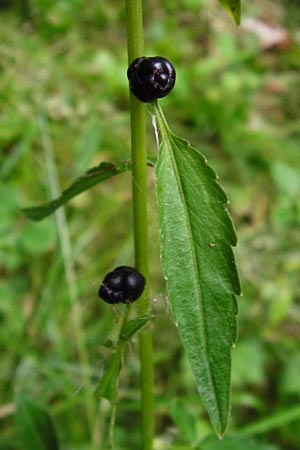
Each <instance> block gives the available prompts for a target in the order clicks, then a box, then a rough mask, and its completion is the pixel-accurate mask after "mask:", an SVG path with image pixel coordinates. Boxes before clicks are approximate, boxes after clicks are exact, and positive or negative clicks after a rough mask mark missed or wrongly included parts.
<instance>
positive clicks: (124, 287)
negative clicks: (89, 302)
mask: <svg viewBox="0 0 300 450" xmlns="http://www.w3.org/2000/svg"><path fill="white" fill-rule="evenodd" d="M145 284H146V280H145V277H144V276H143V275H142V274H141V273H140V272H139V271H138V270H136V269H134V268H133V267H129V266H120V267H117V268H116V269H115V270H113V271H112V272H109V273H108V274H107V275H106V276H105V278H104V280H103V281H102V283H101V286H100V289H99V293H98V294H99V297H100V298H102V299H103V300H104V301H105V302H107V303H111V304H115V303H127V304H128V303H132V302H134V301H135V300H137V299H138V298H139V297H140V296H141V295H142V292H143V290H144V288H145Z"/></svg>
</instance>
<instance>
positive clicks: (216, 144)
mask: <svg viewBox="0 0 300 450" xmlns="http://www.w3.org/2000/svg"><path fill="white" fill-rule="evenodd" d="M243 3H244V8H243V18H242V25H241V27H239V28H237V27H235V25H234V23H233V22H232V20H231V19H230V17H229V16H228V15H227V14H226V13H225V12H224V11H223V10H222V9H221V7H220V6H219V4H218V2H217V1H216V0H215V1H214V0H178V1H174V0H164V1H159V0H148V1H145V2H144V8H145V54H146V55H156V54H158V55H163V56H165V57H167V58H168V59H170V60H171V61H172V62H173V63H174V65H175V67H176V70H177V84H176V88H175V89H174V91H173V92H172V95H170V96H169V97H168V98H166V99H163V100H162V101H161V104H162V106H163V108H164V111H165V114H166V117H167V118H168V121H169V123H170V125H171V127H172V129H173V130H174V131H175V132H176V133H177V134H179V135H181V136H183V137H185V138H188V139H189V140H190V141H191V142H192V144H193V145H194V146H197V147H198V148H199V149H200V150H201V151H202V152H203V153H204V154H205V155H206V156H207V158H208V160H209V162H210V164H211V165H212V166H213V167H214V168H215V169H216V171H217V173H218V174H219V176H220V180H221V183H222V185H223V187H224V188H225V190H226V192H227V194H228V195H229V198H230V200H231V205H230V209H231V213H232V216H233V218H234V221H235V224H236V227H237V231H238V236H239V247H238V248H237V251H236V254H237V259H238V262H239V269H240V275H241V280H242V285H243V297H242V298H240V300H239V306H240V315H239V341H238V344H237V347H236V349H235V350H234V351H233V389H232V413H231V421H230V427H229V437H228V438H226V439H224V441H222V442H221V443H216V442H215V440H214V438H210V437H209V434H210V433H211V428H210V425H209V423H208V420H207V416H206V413H205V411H204V409H203V407H202V405H201V401H200V398H199V396H198V394H197V392H196V389H195V387H194V383H193V377H192V375H191V372H190V369H189V367H188V365H187V362H186V359H185V357H184V355H183V352H182V348H181V345H180V342H179V339H178V337H177V331H176V328H175V327H174V326H173V324H172V321H171V319H170V317H169V316H170V315H169V307H168V303H167V299H166V293H165V287H164V283H163V280H162V277H161V273H160V268H159V248H158V232H157V222H156V205H155V197H154V175H153V169H151V168H149V208H148V210H149V239H150V258H151V266H150V269H151V285H150V294H151V299H152V303H153V311H154V314H156V315H157V318H156V320H155V321H154V326H153V333H154V345H155V364H156V369H155V398H156V440H155V449H157V450H158V449H164V450H165V449H171V448H173V449H186V450H188V449H191V448H199V449H200V448H201V449H204V450H208V449H209V450H213V449H215V448H223V449H226V450H235V449H239V450H252V449H255V450H275V449H277V450H279V449H282V450H283V449H284V450H298V449H299V445H300V404H299V400H300V233H299V225H300V156H299V155H300V153H299V152H300V126H299V125H300V113H299V111H300V77H299V69H300V51H299V47H300V34H299V23H300V4H299V2H298V0H285V1H284V0H281V1H279V0H277V1H276V0H273V1H271V0H256V1H253V2H247V1H245V0H244V2H243ZM0 8H1V9H0V150H1V153H0V164H1V166H0V178H1V184H0V199H1V201H0V323H1V327H0V349H1V370H0V449H3V450H15V449H22V448H23V447H22V445H21V444H20V442H19V441H18V434H17V427H16V426H15V419H14V417H15V395H16V394H18V393H19V392H22V393H24V392H25V393H26V394H28V395H29V396H30V397H31V398H32V399H33V400H34V401H36V402H37V403H38V404H39V405H41V406H42V407H43V408H45V409H47V410H48V412H49V413H50V414H51V417H52V418H53V421H54V425H55V428H56V431H57V434H58V438H59V442H60V445H61V448H62V449H66V450H67V449H76V450H77V449H78V450H79V449H80V450H81V449H90V448H91V438H90V434H91V432H90V431H91V430H90V429H91V428H92V426H93V424H94V426H95V425H96V428H97V430H98V436H96V439H98V442H100V443H101V444H100V445H99V448H100V449H104V448H105V441H106V439H107V425H108V420H109V405H108V403H107V402H105V401H102V402H101V404H99V402H98V401H96V400H95V402H94V401H93V400H92V401H91V400H89V394H90V393H91V392H93V390H94V389H95V388H96V386H97V382H98V380H99V379H100V378H101V376H102V374H103V371H104V370H105V369H104V368H105V364H106V361H107V358H108V356H109V350H108V349H107V346H105V345H104V344H105V343H106V342H107V340H108V339H113V336H114V330H115V323H116V321H118V317H119V312H118V310H113V311H112V309H111V308H110V307H109V306H108V305H106V304H104V303H101V302H100V301H99V299H98V297H97V291H98V287H99V284H100V282H101V280H102V279H103V277H104V275H105V273H107V272H108V271H109V270H110V269H112V268H113V267H115V266H117V265H123V264H129V265H132V264H133V247H132V234H131V231H132V220H131V190H130V189H131V184H130V183H131V180H130V174H129V173H124V174H121V175H118V176H117V177H115V178H112V179H111V180H109V181H106V182H104V183H103V184H101V185H99V186H96V187H94V188H93V189H91V190H90V191H88V192H87V193H84V194H81V195H80V196H78V197H77V198H75V199H74V200H72V201H71V202H70V203H69V204H68V205H67V206H66V208H65V210H60V213H59V214H57V215H56V217H54V216H51V217H49V218H47V219H45V220H44V221H42V222H39V223H33V222H29V221H28V220H26V219H25V218H24V217H23V216H22V214H21V212H20V209H21V208H22V207H27V206H33V205H36V204H39V203H43V202H46V201H47V200H49V199H50V198H51V197H52V196H53V195H55V193H57V192H59V190H60V189H64V188H66V187H67V186H68V185H69V183H70V182H71V181H73V180H74V179H75V178H76V177H78V176H79V175H81V174H82V173H84V172H85V171H86V170H87V169H88V168H90V167H93V166H95V165H97V164H99V163H100V162H101V161H116V162H117V161H123V160H125V159H127V158H128V157H129V153H130V136H129V114H128V85H127V78H126V69H127V50H126V28H125V12H124V5H123V2H112V1H108V0H102V1H99V0H98V1H96V0H85V1H84V0H72V1H69V0H59V1H55V2H53V1H50V0H27V1H25V0H24V1H19V2H18V1H17V0H15V1H9V0H7V1H6V2H4V1H2V2H1V4H0ZM148 134H149V139H148V145H149V148H148V151H149V153H150V154H152V155H155V153H156V144H155V140H154V138H153V132H152V129H151V118H150V117H149V133H148ZM199 208H201V205H199ZM138 375H139V363H138V359H137V343H136V342H135V341H133V342H132V345H131V347H130V349H129V352H127V356H126V361H125V365H124V368H123V370H122V372H121V381H120V393H119V405H118V412H117V418H116V428H115V433H116V442H117V444H116V449H117V450H123V449H137V450H138V449H139V434H138V422H139V391H138ZM86 382H87V383H86ZM96 434H97V433H96ZM234 436H238V438H237V439H240V440H235V438H234ZM243 439H246V441H243ZM197 445H198V447H197Z"/></svg>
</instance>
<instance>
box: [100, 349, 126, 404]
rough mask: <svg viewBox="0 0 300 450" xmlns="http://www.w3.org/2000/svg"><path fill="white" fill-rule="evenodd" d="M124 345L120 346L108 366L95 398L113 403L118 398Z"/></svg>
mask: <svg viewBox="0 0 300 450" xmlns="http://www.w3.org/2000/svg"><path fill="white" fill-rule="evenodd" d="M122 350H123V347H122V345H119V346H118V347H117V349H116V352H115V353H114V354H113V356H112V358H111V359H110V361H109V364H108V365H107V367H106V369H105V372H104V374H103V376H102V378H101V380H100V381H99V384H98V386H97V388H96V390H95V394H94V395H95V397H103V398H106V399H107V400H109V401H111V402H113V401H114V399H115V396H116V390H117V383H118V377H119V373H120V370H121V365H122V361H121V359H122Z"/></svg>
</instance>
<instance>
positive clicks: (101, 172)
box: [22, 162, 128, 220]
mask: <svg viewBox="0 0 300 450" xmlns="http://www.w3.org/2000/svg"><path fill="white" fill-rule="evenodd" d="M127 169H128V163H126V162H124V163H120V164H113V163H109V162H102V163H101V164H99V166H97V167H93V168H92V169H90V170H88V171H87V172H86V174H85V175H83V176H82V177H80V178H78V179H77V180H75V181H74V182H73V183H72V184H71V186H70V187H68V188H67V189H66V190H65V191H63V193H62V195H61V196H60V197H58V198H56V199H54V200H52V201H50V202H48V203H44V204H43V205H39V206H34V207H33V208H24V209H22V212H23V213H24V214H25V216H26V217H27V218H28V219H31V220H41V219H44V218H45V217H47V216H49V215H50V214H52V213H53V212H54V211H56V210H57V209H58V208H59V207H60V206H62V205H64V204H65V203H67V202H68V201H69V200H71V199H72V198H73V197H76V195H78V194H81V193H82V192H84V191H86V190H88V189H90V188H91V187H93V186H95V185H96V184H98V183H101V182H102V181H105V180H107V179H108V178H111V177H113V176H114V175H117V174H118V173H121V172H124V171H125V170H127Z"/></svg>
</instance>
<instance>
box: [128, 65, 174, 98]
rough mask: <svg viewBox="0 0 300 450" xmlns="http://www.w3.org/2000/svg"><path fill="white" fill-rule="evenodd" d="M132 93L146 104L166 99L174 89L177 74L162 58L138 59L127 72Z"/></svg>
mask: <svg viewBox="0 0 300 450" xmlns="http://www.w3.org/2000/svg"><path fill="white" fill-rule="evenodd" d="M127 77H128V80H129V87H130V90H131V92H132V93H133V94H134V95H135V96H136V97H137V98H138V99H139V100H140V101H141V102H144V103H151V102H154V101H155V100H157V99H158V98H162V97H165V96H166V95H168V94H169V92H170V91H171V90H172V89H173V87H174V85H175V80H176V72H175V69H174V67H173V65H172V64H171V63H170V61H168V60H167V59H166V58H163V57H162V56H152V57H148V58H147V57H145V56H142V57H140V58H136V59H135V60H134V61H133V62H132V63H131V64H130V66H129V68H128V70H127Z"/></svg>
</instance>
